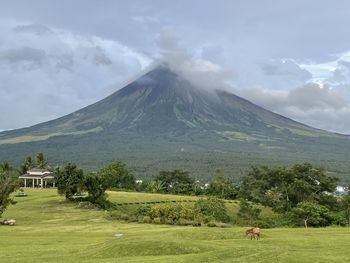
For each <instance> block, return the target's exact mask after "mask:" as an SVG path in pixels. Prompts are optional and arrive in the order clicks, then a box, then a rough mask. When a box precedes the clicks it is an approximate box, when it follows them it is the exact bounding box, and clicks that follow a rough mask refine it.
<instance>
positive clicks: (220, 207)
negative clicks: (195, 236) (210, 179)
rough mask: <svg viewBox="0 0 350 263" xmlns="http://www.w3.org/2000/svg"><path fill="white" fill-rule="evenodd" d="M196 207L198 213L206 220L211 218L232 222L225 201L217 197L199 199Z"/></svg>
mask: <svg viewBox="0 0 350 263" xmlns="http://www.w3.org/2000/svg"><path fill="white" fill-rule="evenodd" d="M194 207H195V211H196V213H199V214H202V215H203V216H204V217H205V218H211V219H215V220H217V221H221V222H228V221H229V220H230V218H229V216H228V215H227V209H226V206H225V203H224V201H223V200H220V199H218V198H216V197H209V198H207V199H203V198H202V199H199V200H198V201H197V202H196V203H195V205H194ZM207 221H208V220H207Z"/></svg>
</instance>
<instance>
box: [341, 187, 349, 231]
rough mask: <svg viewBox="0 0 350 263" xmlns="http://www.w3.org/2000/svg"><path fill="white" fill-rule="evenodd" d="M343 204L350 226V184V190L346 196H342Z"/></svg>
mask: <svg viewBox="0 0 350 263" xmlns="http://www.w3.org/2000/svg"><path fill="white" fill-rule="evenodd" d="M341 201H342V205H343V208H344V211H345V213H346V218H347V221H348V227H350V185H349V186H348V192H347V194H346V195H345V196H343V198H342V200H341Z"/></svg>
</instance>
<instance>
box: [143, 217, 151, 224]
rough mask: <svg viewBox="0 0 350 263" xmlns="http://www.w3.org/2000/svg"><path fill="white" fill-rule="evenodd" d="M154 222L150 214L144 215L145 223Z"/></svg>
mask: <svg viewBox="0 0 350 263" xmlns="http://www.w3.org/2000/svg"><path fill="white" fill-rule="evenodd" d="M151 222H152V219H151V217H150V216H144V217H143V223H146V224H149V223H151Z"/></svg>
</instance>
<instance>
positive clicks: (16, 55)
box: [0, 47, 46, 63]
mask: <svg viewBox="0 0 350 263" xmlns="http://www.w3.org/2000/svg"><path fill="white" fill-rule="evenodd" d="M45 58H46V53H45V51H44V50H42V49H37V48H32V47H21V48H16V49H9V50H4V51H0V60H3V61H4V60H5V61H8V62H11V63H17V62H22V61H30V62H35V63H40V62H41V61H43V60H44V59H45Z"/></svg>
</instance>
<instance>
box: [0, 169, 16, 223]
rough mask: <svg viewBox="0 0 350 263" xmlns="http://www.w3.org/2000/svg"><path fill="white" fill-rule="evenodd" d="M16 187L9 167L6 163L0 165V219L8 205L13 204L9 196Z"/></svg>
mask: <svg viewBox="0 0 350 263" xmlns="http://www.w3.org/2000/svg"><path fill="white" fill-rule="evenodd" d="M18 187H19V183H18V180H17V179H16V178H15V177H14V176H13V175H12V174H11V166H10V165H9V164H8V163H2V164H1V165H0V217H1V215H2V214H3V213H4V212H5V210H6V208H7V207H8V206H9V205H10V204H15V202H14V200H13V199H12V198H11V197H10V195H11V193H13V192H14V191H16V189H17V188H18Z"/></svg>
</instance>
